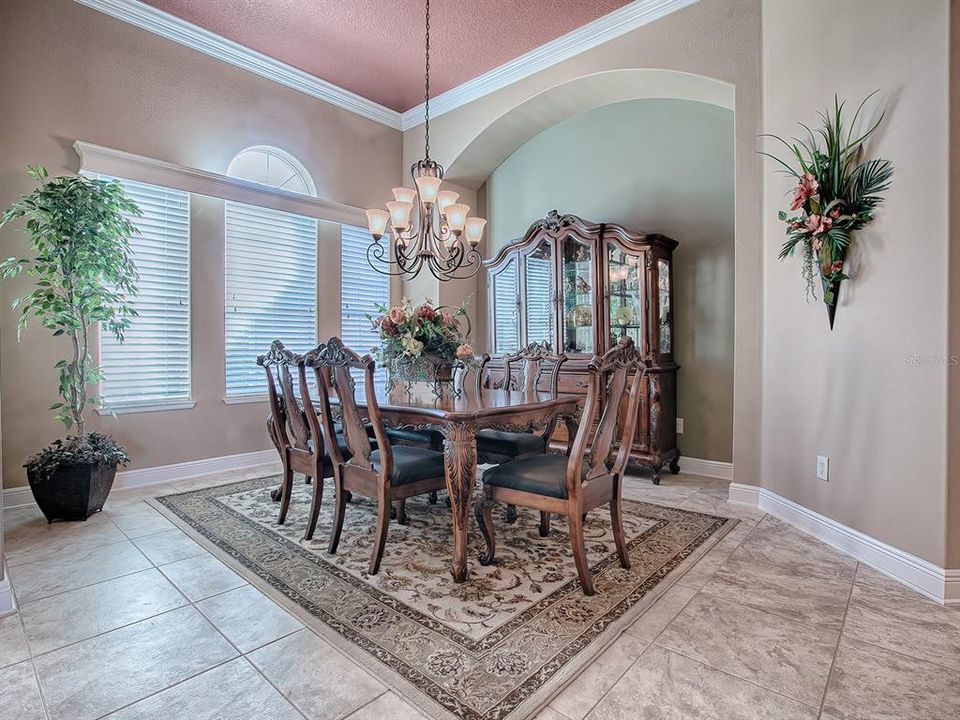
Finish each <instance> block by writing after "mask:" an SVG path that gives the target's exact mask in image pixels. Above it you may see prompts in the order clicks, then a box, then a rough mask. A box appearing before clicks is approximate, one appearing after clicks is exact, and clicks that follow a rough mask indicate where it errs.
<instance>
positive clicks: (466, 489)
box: [443, 422, 477, 582]
mask: <svg viewBox="0 0 960 720" xmlns="http://www.w3.org/2000/svg"><path fill="white" fill-rule="evenodd" d="M443 435H444V443H443V450H444V465H445V467H446V478H447V497H448V499H449V501H450V513H451V515H452V516H453V564H452V566H451V568H450V572H451V574H452V575H453V579H454V580H455V581H456V582H463V581H464V580H466V579H467V529H468V522H469V518H470V495H471V493H472V492H473V486H474V483H475V482H476V478H477V441H476V428H474V427H473V424H472V423H468V422H460V423H455V424H452V425H447V426H445V427H444V429H443Z"/></svg>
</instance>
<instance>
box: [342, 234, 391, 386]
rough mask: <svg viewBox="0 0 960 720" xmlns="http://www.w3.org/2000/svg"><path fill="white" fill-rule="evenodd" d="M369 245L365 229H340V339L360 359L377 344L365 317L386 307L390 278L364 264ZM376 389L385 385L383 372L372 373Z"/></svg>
mask: <svg viewBox="0 0 960 720" xmlns="http://www.w3.org/2000/svg"><path fill="white" fill-rule="evenodd" d="M370 242H371V237H370V233H369V232H368V231H367V229H366V228H359V227H353V226H351V225H341V226H340V339H341V340H343V342H344V344H345V345H346V346H347V347H349V348H350V349H351V350H354V351H355V352H357V353H359V354H360V355H364V354H365V353H368V352H370V351H371V349H372V348H374V347H376V346H377V344H378V340H379V339H378V337H377V335H376V333H374V332H373V330H372V329H371V327H370V320H368V319H367V315H373V316H376V315H377V314H378V313H377V309H376V306H377V305H378V304H380V305H389V304H390V278H389V276H387V275H383V274H381V273H379V272H377V271H376V270H374V269H373V268H372V267H370V263H368V262H367V246H368V245H369V244H370ZM376 382H377V384H378V386H379V385H381V384H382V383H385V382H386V372H385V371H384V370H383V369H382V368H379V367H378V369H377V373H376Z"/></svg>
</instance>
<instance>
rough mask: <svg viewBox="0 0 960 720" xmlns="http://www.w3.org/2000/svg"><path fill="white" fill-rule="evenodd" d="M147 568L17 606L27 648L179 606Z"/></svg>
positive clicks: (41, 649) (174, 593) (42, 648)
mask: <svg viewBox="0 0 960 720" xmlns="http://www.w3.org/2000/svg"><path fill="white" fill-rule="evenodd" d="M186 603H187V601H186V600H185V599H184V597H183V595H181V594H180V592H179V591H178V590H177V589H176V588H175V587H174V586H173V585H171V584H170V581H169V580H167V579H166V578H165V577H164V576H163V575H162V574H161V573H160V571H159V570H155V569H153V568H151V569H149V570H143V571H141V572H136V573H133V574H131V575H124V576H123V577H119V578H114V579H113V580H106V581H104V582H101V583H97V584H96V585H88V586H86V587H83V588H78V589H77V590H70V591H68V592H65V593H61V594H59V595H53V596H51V597H48V598H44V599H43V600H37V601H35V602H28V603H24V604H23V605H21V607H20V614H21V616H22V618H23V625H24V628H25V629H26V632H27V640H28V641H29V643H30V650H31V651H32V652H33V654H34V655H40V654H41V653H46V652H49V651H51V650H55V649H57V648H61V647H64V646H66V645H70V644H71V643H75V642H78V641H79V640H85V639H86V638H90V637H93V636H94V635H99V634H101V633H105V632H109V631H110V630H115V629H116V628H119V627H123V626H124V625H130V624H132V623H135V622H139V621H140V620H146V619H147V618H149V617H153V616H154V615H158V614H160V613H162V612H166V611H167V610H172V609H174V608H177V607H180V606H182V605H185V604H186Z"/></svg>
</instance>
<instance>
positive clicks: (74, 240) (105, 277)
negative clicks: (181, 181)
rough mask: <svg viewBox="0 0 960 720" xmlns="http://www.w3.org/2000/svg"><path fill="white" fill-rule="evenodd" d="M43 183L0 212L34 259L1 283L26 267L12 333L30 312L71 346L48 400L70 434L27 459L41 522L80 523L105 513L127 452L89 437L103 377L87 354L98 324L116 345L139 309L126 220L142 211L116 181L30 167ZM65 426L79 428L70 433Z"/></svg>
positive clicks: (2, 272) (0, 272)
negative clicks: (88, 416) (53, 397)
mask: <svg viewBox="0 0 960 720" xmlns="http://www.w3.org/2000/svg"><path fill="white" fill-rule="evenodd" d="M28 171H29V173H30V175H31V177H33V178H34V180H36V181H37V182H38V183H39V187H38V188H37V189H35V190H34V191H33V192H31V193H30V194H28V195H25V196H24V197H22V198H20V199H19V200H17V201H16V202H15V203H14V204H13V205H11V206H10V208H9V209H7V210H6V211H5V212H4V213H3V215H0V227H3V226H4V225H6V224H7V223H9V222H11V221H14V220H19V219H25V220H26V225H25V227H24V230H25V232H26V233H27V234H28V235H29V236H30V246H31V250H32V252H31V253H30V254H31V255H32V257H28V258H16V257H11V258H8V259H7V260H5V261H4V262H3V263H0V277H2V278H3V279H4V280H6V279H8V278H12V277H15V276H17V275H20V274H21V273H26V274H27V275H29V276H31V277H32V278H34V279H35V282H34V287H33V290H31V291H30V292H29V293H27V294H26V295H23V296H22V297H19V298H17V299H16V300H15V301H14V303H13V307H14V309H15V310H18V311H19V321H18V324H17V339H18V340H19V339H20V336H21V334H22V332H23V330H24V328H25V327H26V325H27V323H28V321H29V320H30V319H31V318H34V319H36V321H38V322H39V323H40V325H41V326H43V327H45V328H47V329H48V330H50V331H51V332H52V333H53V335H54V336H57V337H61V336H62V337H64V338H66V339H68V340H69V342H70V349H71V354H70V357H69V358H68V359H64V360H60V361H59V362H57V363H56V370H57V374H58V376H59V384H58V393H59V401H58V402H56V403H54V404H53V405H51V406H50V409H51V410H53V411H54V413H55V414H56V418H57V420H59V421H60V422H62V423H63V425H64V427H65V428H66V433H67V435H66V437H64V438H61V439H59V440H56V441H55V442H54V443H53V444H51V445H50V446H48V447H47V448H45V449H44V450H41V451H40V452H39V453H37V454H36V455H34V456H33V457H31V458H30V459H29V460H28V461H27V463H26V465H25V467H26V469H27V478H28V480H29V483H30V489H31V491H32V492H33V497H34V499H35V500H36V501H37V505H39V506H40V509H41V510H42V511H43V514H44V515H45V516H46V518H47V520H48V521H50V522H52V521H53V520H86V519H87V518H88V517H90V515H92V514H93V513H95V512H97V511H99V510H101V509H102V508H103V504H104V502H105V501H106V499H107V495H108V494H109V493H110V489H111V487H112V486H113V480H114V477H115V475H116V472H117V467H118V465H120V464H125V463H126V462H127V461H128V460H129V458H128V457H127V454H126V452H125V451H124V450H123V448H121V447H120V446H119V445H118V444H117V443H116V441H115V440H114V439H113V438H111V437H108V436H106V435H101V434H100V433H95V432H92V433H87V432H85V429H84V413H85V412H86V411H88V410H89V409H91V408H102V407H105V405H104V403H103V400H102V398H101V397H100V396H99V395H97V394H95V392H91V391H90V390H91V388H95V386H96V385H97V383H99V382H100V380H101V379H102V378H103V374H102V372H101V370H100V368H99V367H97V366H96V365H94V363H93V358H92V357H91V355H90V344H91V342H92V341H94V338H95V337H96V336H95V334H94V333H93V332H92V331H93V329H94V326H95V325H97V324H99V325H100V326H101V328H102V329H103V331H104V332H110V333H112V334H113V335H115V336H116V337H117V339H118V340H120V341H121V342H122V341H123V336H124V332H125V330H126V329H127V328H128V327H129V325H130V321H131V318H132V317H133V316H134V315H136V312H135V311H134V309H133V307H132V305H131V304H130V298H131V297H133V296H134V295H135V294H136V292H137V282H138V277H137V271H136V266H135V265H134V262H133V258H132V253H131V249H130V237H131V236H132V235H133V234H134V233H136V232H137V228H136V226H134V224H133V223H132V222H131V221H130V220H129V217H130V216H136V215H140V210H139V208H138V207H137V205H136V203H134V202H133V200H131V199H130V198H129V197H128V196H127V195H126V193H124V191H123V188H122V187H121V185H120V183H118V182H116V181H106V180H94V179H91V178H88V177H84V176H82V175H74V176H64V177H57V178H53V179H50V178H49V176H48V173H47V171H46V169H45V168H43V167H39V166H38V167H30V168H28ZM71 432H73V433H75V434H72V435H71V434H70V433H71Z"/></svg>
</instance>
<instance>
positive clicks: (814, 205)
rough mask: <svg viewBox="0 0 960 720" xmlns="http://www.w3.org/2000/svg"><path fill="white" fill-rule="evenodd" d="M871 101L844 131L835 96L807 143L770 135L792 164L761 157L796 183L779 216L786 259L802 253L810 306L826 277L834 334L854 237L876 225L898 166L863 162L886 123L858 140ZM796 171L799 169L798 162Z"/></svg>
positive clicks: (808, 132)
mask: <svg viewBox="0 0 960 720" xmlns="http://www.w3.org/2000/svg"><path fill="white" fill-rule="evenodd" d="M874 94H876V93H875V92H874V93H871V94H870V95H868V96H867V97H866V98H865V99H864V100H863V102H861V103H860V106H859V107H858V108H857V111H856V112H855V113H854V115H853V120H852V121H851V122H850V125H849V126H848V127H845V126H844V122H843V108H844V103H843V102H840V100H839V98H837V97H836V96H834V104H833V111H832V112H829V111H828V112H821V113H819V116H820V126H819V127H817V128H816V130H813V129H811V128H810V127H808V126H807V125H804V124H803V123H798V124H799V125H800V127H802V128H803V130H804V132H805V134H806V137H805V139H802V140H801V139H797V138H791V139H790V142H787V141H786V140H784V139H783V138H781V137H779V136H777V135H765V136H764V137H770V138H773V139H774V140H776V141H777V142H779V143H782V144H783V145H784V146H785V147H786V148H787V149H788V150H789V152H790V158H789V162H788V161H786V160H783V159H781V158H779V157H777V156H776V155H773V154H771V153H767V152H761V154H762V155H766V156H767V157H769V158H772V159H773V160H775V161H776V162H777V163H779V165H780V170H781V172H784V173H787V174H788V175H790V176H792V177H793V178H795V179H796V181H797V185H796V187H795V188H794V190H793V199H792V202H791V203H790V211H789V212H784V211H781V212H780V213H779V217H780V220H782V221H783V222H784V223H786V234H787V239H786V241H784V243H783V246H782V247H781V249H780V259H781V260H784V259H786V258H787V257H790V256H792V255H793V254H794V253H795V252H797V250H798V249H799V251H800V252H801V253H802V255H803V278H804V281H805V282H806V291H807V300H808V301H809V300H810V298H811V297H816V277H817V276H818V275H819V277H820V285H821V289H822V294H823V302H824V304H825V305H826V306H827V316H828V317H829V319H830V329H831V330H832V329H833V321H834V318H835V316H836V312H837V300H838V297H839V293H840V284H841V283H842V282H843V281H844V280H847V279H848V277H849V276H848V275H846V273H845V272H844V264H845V262H846V259H847V254H848V252H849V251H850V248H851V246H852V244H853V240H854V237H853V233H854V232H855V231H857V230H859V229H860V228H862V227H864V226H865V225H867V224H868V223H870V222H872V221H873V214H874V212H875V210H876V209H877V206H879V205H880V203H881V202H882V201H883V198H882V197H881V195H880V194H881V193H882V192H884V191H885V190H887V189H888V188H889V187H890V179H891V177H892V176H893V165H892V164H891V163H890V161H889V160H881V159H879V158H877V159H873V160H863V159H862V156H863V144H864V142H865V141H866V140H867V138H869V137H870V136H871V135H872V134H873V133H874V132H875V131H876V129H877V128H878V127H879V126H880V123H881V122H882V121H883V114H881V115H880V118H879V119H878V120H877V122H876V123H874V124H873V125H872V126H871V127H870V129H868V130H867V131H866V132H864V133H863V134H862V135H860V136H858V137H854V135H853V133H854V128H855V127H856V124H857V120H858V119H859V118H860V113H861V111H862V110H863V106H864V105H865V104H866V102H867V100H869V99H870V98H871V97H872V96H873V95H874ZM794 161H795V162H796V165H793V164H792V163H793V162H794Z"/></svg>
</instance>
